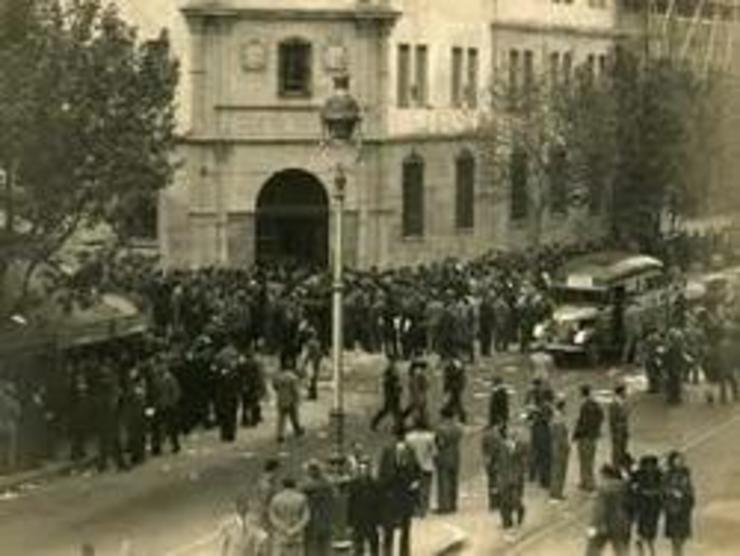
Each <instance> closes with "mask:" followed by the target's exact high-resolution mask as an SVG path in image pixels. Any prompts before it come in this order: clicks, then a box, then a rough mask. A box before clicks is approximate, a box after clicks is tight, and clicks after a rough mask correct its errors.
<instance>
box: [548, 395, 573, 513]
mask: <svg viewBox="0 0 740 556" xmlns="http://www.w3.org/2000/svg"><path fill="white" fill-rule="evenodd" d="M550 442H551V449H550V453H551V463H550V500H551V501H553V502H557V501H560V500H563V498H564V496H563V490H564V488H565V478H566V476H567V475H568V460H569V459H570V434H569V432H568V422H567V421H566V418H565V395H564V394H558V396H557V397H556V399H555V406H554V409H553V413H552V420H551V421H550Z"/></svg>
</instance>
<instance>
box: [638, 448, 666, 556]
mask: <svg viewBox="0 0 740 556" xmlns="http://www.w3.org/2000/svg"><path fill="white" fill-rule="evenodd" d="M632 484H633V488H632V492H633V496H634V505H633V506H634V507H633V519H634V521H635V522H636V525H637V553H638V555H639V556H645V552H646V549H647V553H648V554H649V556H655V539H656V537H657V536H658V521H659V520H660V514H661V512H662V510H663V473H662V472H661V470H660V466H659V464H658V458H657V457H656V456H653V455H646V456H643V457H641V458H640V463H639V466H638V468H637V470H636V471H635V473H634V474H633V478H632Z"/></svg>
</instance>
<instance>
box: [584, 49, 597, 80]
mask: <svg viewBox="0 0 740 556" xmlns="http://www.w3.org/2000/svg"><path fill="white" fill-rule="evenodd" d="M584 71H585V72H586V82H587V83H589V84H592V83H593V82H594V77H595V75H596V55H594V54H589V55H588V56H587V57H586V68H585V70H584Z"/></svg>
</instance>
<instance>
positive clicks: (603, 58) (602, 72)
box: [599, 54, 607, 79]
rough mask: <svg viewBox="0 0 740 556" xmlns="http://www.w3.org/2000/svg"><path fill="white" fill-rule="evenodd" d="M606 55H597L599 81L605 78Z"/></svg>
mask: <svg viewBox="0 0 740 556" xmlns="http://www.w3.org/2000/svg"><path fill="white" fill-rule="evenodd" d="M606 71H607V67H606V54H599V79H603V78H604V77H606Z"/></svg>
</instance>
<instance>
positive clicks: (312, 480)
mask: <svg viewBox="0 0 740 556" xmlns="http://www.w3.org/2000/svg"><path fill="white" fill-rule="evenodd" d="M306 475H307V477H306V481H305V483H304V484H303V486H302V489H301V490H303V493H304V494H305V495H306V498H307V499H308V509H309V512H310V514H311V519H310V520H309V521H308V525H307V526H306V554H307V555H309V556H331V553H332V548H331V539H332V524H333V523H334V506H335V504H336V492H335V489H334V485H332V483H331V481H329V479H328V478H327V477H326V474H325V473H324V469H323V467H322V466H321V463H319V462H318V461H317V460H311V461H309V462H308V463H307V464H306Z"/></svg>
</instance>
